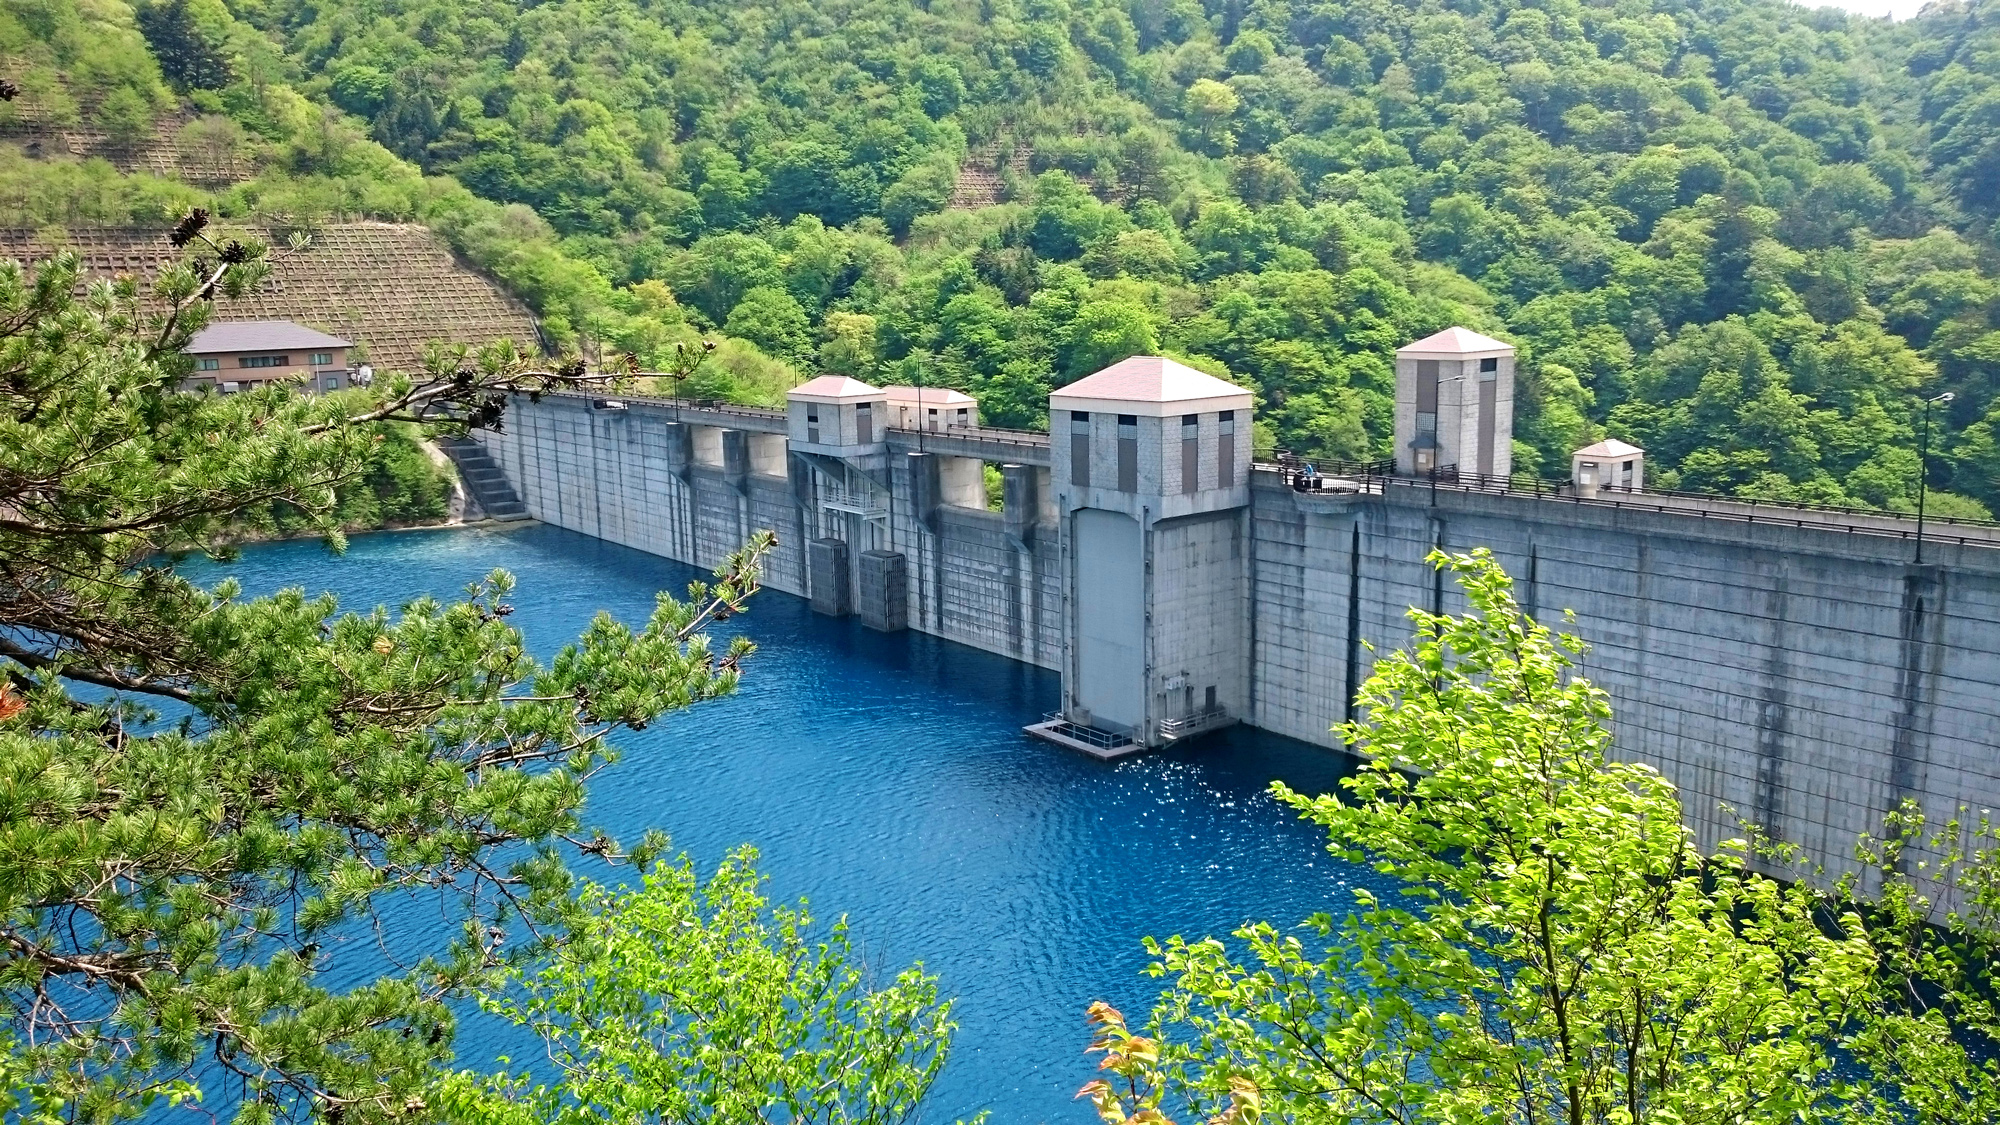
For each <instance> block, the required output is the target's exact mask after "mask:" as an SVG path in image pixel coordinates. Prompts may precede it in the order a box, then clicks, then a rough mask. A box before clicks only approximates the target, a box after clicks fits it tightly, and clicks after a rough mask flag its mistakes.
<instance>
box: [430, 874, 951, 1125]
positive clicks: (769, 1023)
mask: <svg viewBox="0 0 2000 1125" xmlns="http://www.w3.org/2000/svg"><path fill="white" fill-rule="evenodd" d="M756 859H757V855H756V852H755V851H754V850H753V849H750V848H741V849H738V850H737V851H736V852H735V853H734V854H732V855H731V856H730V857H729V859H728V860H726V861H725V862H724V863H723V864H722V866H721V868H720V869H719V870H718V871H717V872H716V873H715V875H714V876H713V877H712V878H710V879H709V880H708V881H707V882H706V883H702V882H700V881H698V880H697V879H696V877H695V874H694V870H693V868H692V866H691V865H690V864H689V863H688V861H687V859H686V858H685V857H683V858H682V859H681V860H680V861H679V862H678V863H676V864H673V865H667V864H661V865H659V866H658V867H656V868H654V869H653V870H652V871H651V872H650V873H648V874H647V875H646V878H645V881H644V884H643V885H642V886H640V887H638V888H634V889H627V890H611V889H607V888H604V887H600V886H596V885H586V886H585V887H584V888H583V889H582V892H581V893H580V894H579V896H578V902H577V907H578V918H577V921H576V922H575V923H574V924H573V925H572V927H571V929H570V931H569V934H568V937H567V940H566V941H565V942H564V943H563V945H562V946H561V947H559V948H557V949H556V950H555V951H554V952H553V953H552V954H551V955H550V956H549V957H548V958H546V959H545V960H544V961H543V962H542V963H541V966H540V967H539V968H538V969H536V970H534V971H532V972H525V971H524V972H520V973H517V974H515V975H513V976H512V977H511V978H510V979H509V980H508V981H507V982H506V984H505V985H503V986H502V987H501V989H500V990H499V991H497V992H496V993H494V994H492V995H490V996H489V998H487V999H485V1000H483V1001H482V1003H483V1004H484V1006H485V1007H486V1008H487V1010H489V1011H492V1012H496V1013H498V1014H500V1015H502V1016H504V1017H506V1018H507V1019H509V1020H511V1021H512V1022H513V1023H514V1024H516V1025H518V1026H521V1027H526V1028H530V1029H532V1030H534V1031H535V1032H537V1033H538V1034H540V1035H541V1037H542V1038H543V1039H544V1040H545V1041H546V1043H547V1048H548V1055H549V1058H550V1059H552V1060H554V1062H555V1063H556V1065H557V1067H558V1068H559V1069H560V1071H561V1073H562V1076H563V1080H562V1082H561V1084H560V1085H558V1086H553V1087H551V1086H533V1085H530V1083H529V1082H528V1080H527V1079H525V1078H514V1077H511V1076H509V1075H505V1074H501V1075H495V1076H491V1077H481V1076H479V1075H477V1074H475V1073H472V1072H462V1073H459V1074H456V1075H453V1076H451V1077H450V1078H449V1079H448V1080H446V1081H445V1082H444V1084H443V1086H442V1089H441V1093H440V1096H439V1098H438V1101H437V1110H438V1111H439V1112H440V1113H442V1114H443V1115H444V1117H445V1118H446V1119H447V1120H450V1121H453V1122H458V1123H461V1125H594V1123H600V1122H605V1123H609V1122H644V1121H718V1122H755V1121H766V1120H773V1119H777V1120H783V1121H788V1122H794V1123H796V1125H894V1123H896V1122H901V1121H905V1120H908V1119H910V1118H911V1117H912V1116H913V1115H914V1114H915V1112H916V1109H917V1104H918V1102H919V1101H920V1100H921V1099H922V1098H923V1095H924V1092H925V1091H926V1090H927V1089H928V1088H929V1087H930V1084H931V1082H932V1080H933V1079H934V1078H936V1076H937V1073H938V1071H939V1069H940V1068H942V1067H943V1065H944V1059H945V1045H946V1043H947V1042H948V1040H949V1038H950V1035H951V1030H952V1027H953V1024H952V1023H951V1018H950V1016H951V1005H950V1003H949V1002H944V1003H940V1002H939V1000H938V997H937V981H936V980H935V978H932V977H928V976H925V975H924V974H923V973H922V972H921V971H920V970H919V969H906V970H904V971H903V972H901V973H899V974H898V975H897V976H896V978H895V979H894V980H893V981H892V982H890V983H889V984H887V985H886V986H883V987H879V988H871V987H869V986H868V985H867V984H866V983H865V978H864V973H863V970H862V968H861V967H860V966H859V965H857V964H855V963H853V961H852V960H851V956H852V954H851V950H850V948H849V946H848V941H847V930H846V925H845V923H843V922H836V923H835V924H834V925H833V927H832V928H831V930H830V931H827V932H826V933H825V934H824V936H817V935H815V934H814V933H813V931H812V930H811V928H810V927H811V923H812V919H811V918H810V916H808V915H807V914H806V913H805V910H804V908H803V906H801V907H800V908H797V909H787V908H779V909H776V910H771V909H769V908H768V905H767V904H766V902H765V900H764V898H763V895H762V894H761V893H760V891H759V888H758V876H757V873H756V870H755V863H756ZM503 1061H505V1060H503Z"/></svg>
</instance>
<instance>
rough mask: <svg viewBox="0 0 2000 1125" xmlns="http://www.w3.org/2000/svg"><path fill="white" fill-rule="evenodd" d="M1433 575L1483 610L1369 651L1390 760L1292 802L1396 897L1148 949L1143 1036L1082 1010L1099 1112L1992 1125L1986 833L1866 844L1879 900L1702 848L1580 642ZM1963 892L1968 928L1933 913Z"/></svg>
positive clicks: (1464, 581) (1624, 1123)
mask: <svg viewBox="0 0 2000 1125" xmlns="http://www.w3.org/2000/svg"><path fill="white" fill-rule="evenodd" d="M1433 561H1434V562H1435V563H1437V564H1438V565H1440V566H1445V567H1448V568H1450V569H1451V570H1452V571H1453V572H1454V573H1455V575H1456V576H1457V578H1458V580H1459V582H1460V585H1461V586H1462V588H1463V590H1464V593H1465V595H1466V598H1467V600H1468V602H1469V606H1470V608H1469V611H1468V612H1467V613H1466V614H1464V615H1462V616H1450V615H1433V614H1429V613H1425V612H1422V611H1415V610H1413V611H1412V613H1411V618H1412V620H1414V621H1415V623H1416V638H1415V641H1414V643H1413V645H1412V646H1411V647H1410V648H1409V649H1408V650H1405V651H1400V652H1397V653H1394V654H1391V655H1390V656H1388V657H1387V658H1385V659H1383V660H1381V661H1379V662H1378V663H1377V665H1376V671H1375V673H1374V675H1373V676H1372V677H1371V679H1370V680H1369V682H1368V684H1367V685H1366V686H1365V687H1364V688H1363V690H1362V692H1361V696H1360V702H1361V704H1362V705H1363V707H1364V708H1365V709H1366V717H1365V719H1364V721H1362V722H1359V723H1356V724H1351V725H1349V726H1347V727H1345V728H1342V733H1343V734H1344V735H1345V736H1346V737H1347V738H1348V739H1349V740H1350V742H1352V743H1353V744H1355V745H1356V746H1358V747H1360V748H1362V749H1365V750H1366V751H1367V752H1368V753H1369V754H1371V755H1372V758H1371V760H1370V761H1369V763H1368V764H1367V765H1366V766H1365V767H1364V768H1363V769H1362V770H1361V771H1360V773H1359V774H1358V775H1356V776H1355V777H1353V778H1351V779H1349V780H1348V781H1347V782H1346V783H1345V784H1346V786H1347V788H1348V789H1349V793H1348V794H1347V795H1346V796H1345V798H1344V799H1343V798H1341V797H1335V796H1331V795H1327V796H1318V797H1312V796H1306V795H1303V794H1299V793H1295V792H1293V791H1291V790H1289V789H1286V788H1285V787H1284V786H1282V785H1278V786H1274V792H1276V794H1277V795H1278V797H1279V798H1280V799H1281V800H1283V801H1285V802H1286V803H1288V804H1290V805H1291V806H1292V807H1293V808H1295V809H1297V810H1299V812H1300V814H1301V815H1302V816H1304V817H1305V818H1307V819H1309V820H1311V821H1313V822H1314V823H1316V824H1318V825H1320V826H1321V827H1323V828H1324V829H1326V831H1327V834H1328V836H1329V838H1330V840H1331V843H1330V846H1329V850H1331V851H1332V852H1333V853H1334V854H1335V855H1338V856H1340V857H1342V858H1343V859H1345V860H1347V861H1349V862H1356V863H1367V864H1369V865H1370V866H1371V867H1373V868H1374V870H1375V871H1377V872H1379V873H1381V874H1382V875H1386V876H1389V877H1391V878H1392V879H1394V880H1395V881H1396V883H1397V884H1398V885H1399V886H1400V890H1401V893H1400V894H1399V895H1397V896H1395V897H1386V896H1384V897H1378V896H1377V895H1376V894H1374V893H1373V892H1370V891H1368V890H1366V889H1361V888H1357V889H1356V890H1355V892H1354V893H1355V899H1356V901H1355V909H1354V910H1353V911H1352V913H1349V914H1346V915H1345V916H1337V915H1332V914H1327V915H1320V916H1317V917H1314V918H1312V919H1309V920H1308V921H1307V922H1306V923H1305V924H1304V925H1303V926H1302V927H1300V928H1299V929H1298V930H1297V931H1292V932H1286V931H1281V930H1279V929H1278V928H1276V927H1274V926H1272V925H1270V924H1268V923H1257V924H1253V925H1249V926H1246V927H1244V928H1243V929H1241V930H1239V931H1237V933H1236V935H1235V936H1236V939H1237V942H1238V944H1236V945H1233V946H1232V945H1230V944H1228V943H1225V942H1223V941H1220V940H1216V939H1206V940H1202V941H1195V942H1189V941H1185V940H1183V939H1181V938H1178V937H1175V938H1172V939H1170V940H1168V941H1166V942H1163V943H1149V946H1148V948H1149V949H1150V950H1151V951H1152V952H1153V953H1154V954H1155V955H1156V956H1157V957H1158V958H1159V961H1158V962H1157V963H1156V964H1155V966H1154V968H1153V972H1154V973H1155V974H1156V975H1161V976H1165V977H1167V978H1169V979H1170V981H1171V985H1170V987H1169V988H1168V990H1167V991H1166V993H1165V994H1164V996H1163V997H1162V998H1161V1001H1160V1004H1159V1006H1158V1007H1157V1008H1156V1009H1155V1011H1154V1013H1153V1017H1152V1021H1151V1027H1150V1029H1149V1032H1148V1034H1146V1035H1140V1034H1137V1033H1135V1032H1134V1031H1133V1030H1131V1029H1130V1028H1129V1027H1128V1025H1127V1023H1126V1021H1125V1018H1124V1017H1123V1016H1122V1015H1121V1014H1120V1013H1118V1012H1116V1011H1115V1010H1112V1009H1110V1008H1109V1007H1107V1006H1104V1005H1101V1004H1100V1005H1097V1006H1094V1007H1093V1008H1092V1010H1091V1016H1092V1020H1093V1022H1094V1023H1095V1024H1096V1025H1097V1027H1098V1029H1099V1036H1098V1040H1097V1042H1096V1045H1095V1049H1096V1050H1098V1051H1100V1052H1102V1053H1103V1054H1104V1056H1105V1058H1104V1061H1103V1067H1104V1069H1105V1071H1106V1072H1108V1073H1107V1074H1106V1076H1105V1077H1104V1078H1101V1079H1098V1080H1096V1081H1093V1082H1092V1083H1090V1084H1089V1085H1087V1086H1085V1087H1084V1089H1083V1091H1082V1094H1081V1095H1080V1096H1084V1097H1087V1098H1089V1099H1090V1100H1091V1101H1092V1103H1093V1104H1094V1106H1095V1107H1096V1108H1097V1110H1098V1112H1099V1114H1100V1116H1101V1117H1102V1118H1103V1120H1105V1121H1107V1122H1116V1121H1127V1120H1129V1121H1135V1122H1137V1121H1152V1122H1156V1123H1159V1122H1165V1121H1167V1120H1168V1117H1169V1115H1180V1114H1182V1113H1183V1111H1185V1115H1186V1116H1188V1117H1192V1118H1198V1119H1199V1118H1206V1119H1208V1120H1211V1121H1215V1122H1228V1123H1238V1122H1248V1121H1256V1120H1263V1121H1283V1122H1300V1123H1307V1122H1311V1123H1322V1122H1323V1123H1327V1125H1332V1123H1335V1122H1339V1123H1343V1125H1347V1123H1364V1122H1395V1123H1398V1125H1417V1123H1431V1122H1435V1123H1446V1122H1454V1123H1455V1122H1474V1121H1477V1122H1487V1123H1494V1122H1510V1123H1514V1125H1540V1123H1548V1125H1558V1123H1561V1125H1580V1123H1583V1122H1589V1123H1592V1125H1613V1123H1617V1125H1639V1123H1641V1122H1658V1123H1662V1125H1666V1123H1673V1125H1697V1123H1715V1125H1724V1123H1728V1125H1751V1123H1756V1122H1769V1123H1771V1125H1778V1123H1780V1122H1797V1121H1828V1122H1831V1121H1841V1120H1855V1121H1867V1120H1873V1121H1885V1122H1886V1121H1893V1120H1901V1119H1903V1118H1902V1115H1903V1114H1904V1113H1906V1112H1907V1111H1909V1110H1912V1109H1914V1110H1916V1111H1917V1112H1918V1115H1919V1119H1920V1120H1922V1121H1926V1122H1931V1121H1935V1122H1961V1121H1963V1122H1971V1121H1975V1120H1990V1119H1991V1117H1990V1114H1991V1112H1992V1110H1993V1108H1994V1106H1995V1104H1996V1096H2000V1068H1996V1066H1995V1064H1994V1063H1993V1061H1992V1060H1991V1059H1987V1058H1985V1057H1984V1056H1983V1055H1982V1053H1981V1052H1980V1051H1979V1050H1978V1049H1977V1047H1976V1039H1977V1036H1978V1035H1980V1034H1991V1033H1992V1032H1993V1031H1994V1030H1995V1029H1996V1027H2000V1025H1996V1023H1995V1021H1994V1008H1993V1005H1992V1002H1991V993H1990V991H1989V989H1988V981H1989V980H1990V974H1991V971H1992V970H1993V969H1994V967H1995V966H1996V965H2000V959H1996V957H1995V952H1996V946H1995V942H1994V936H1995V929H1994V926H1993V917H1994V916H1993V913H1992V912H1993V907H1994V905H1995V896H1994V894H1993V876H1992V866H1991V863H1990V861H1989V859H1988V857H1987V856H1986V855H1982V854H1976V853H1975V854H1974V856H1973V857H1972V859H1971V861H1970V862H1946V863H1945V864H1944V866H1942V867H1940V866H1939V865H1938V862H1937V856H1938V854H1940V852H1942V854H1945V855H1960V854H1962V852H1963V849H1962V848H1961V845H1962V844H1964V843H1965V842H1966V841H1964V840H1961V839H1958V838H1957V837H1956V832H1955V830H1954V831H1953V832H1952V833H1951V834H1950V836H1951V838H1949V839H1938V840H1925V839H1923V838H1922V833H1921V824H1920V822H1918V823H1913V822H1912V820H1911V819H1910V818H1911V816H1912V815H1913V814H1911V813H1908V812H1906V813H1905V814H1903V816H1902V817H1901V818H1899V821H1898V824H1899V825H1900V826H1901V827H1903V828H1908V829H1913V830H1914V831H1913V832H1899V833H1898V834H1896V835H1895V836H1894V837H1893V840H1894V841H1895V842H1894V843H1892V844H1889V845H1881V844H1872V843H1871V844H1866V845H1865V846H1864V858H1865V859H1868V860H1871V861H1872V862H1873V863H1874V864H1875V866H1874V867H1873V869H1872V874H1873V875H1875V876H1876V877H1877V878H1878V879H1881V880H1884V881H1886V886H1880V885H1878V886H1875V887H1872V888H1871V895H1872V896H1874V897H1875V901H1872V902H1864V901H1863V900H1862V899H1861V898H1860V897H1859V893H1858V887H1859V883H1858V881H1854V880H1850V881H1846V882H1843V883H1842V885H1841V888H1840V890H1839V892H1838V893H1835V894H1832V895H1828V894H1825V893H1822V892H1819V891H1816V890H1814V889H1812V888H1811V887H1810V886H1809V885H1808V884H1806V883H1804V882H1792V883H1787V882H1782V881H1779V880H1775V879H1772V878H1768V877H1765V876H1763V875H1760V874H1757V873H1755V872H1753V871H1752V870H1751V866H1752V864H1753V863H1755V862H1757V861H1758V860H1759V859H1760V858H1761V857H1760V854H1759V852H1757V851H1755V850H1753V848H1752V846H1751V845H1750V844H1748V843H1746V842H1744V841H1734V842H1731V843H1728V844H1725V845H1724V846H1723V847H1722V849H1721V850H1720V852H1719V853H1718V854H1716V855H1712V856H1703V855H1702V854H1701V853H1700V852H1699V851H1698V850H1697V849H1696V847H1695V843H1694V840H1693V839H1692V837H1691V834H1690V832H1689V831H1688V829H1687V828H1685V827H1684V826H1683V824H1682V819H1681V815H1680V814H1681V809H1680V804H1679V801H1678V799H1677V798H1676V795H1675V792H1674V789H1673V786H1672V785H1671V784H1670V783H1668V782H1667V781H1665V780H1664V779H1663V778H1661V777H1660V775H1659V774H1658V773H1657V772H1655V771H1654V770H1652V769H1651V768H1649V767H1646V766H1643V765H1636V764H1626V763H1620V762H1615V761H1612V760H1611V759H1610V758H1609V757H1608V756H1607V752H1608V751H1609V749H1610V735H1609V731H1608V729H1607V726H1606V723H1607V720H1608V719H1609V717H1610V711H1609V707H1608V705H1607V702H1606V699H1605V696H1604V694H1603V693H1602V692H1601V691H1600V690H1599V689H1597V688H1596V687H1594V686H1592V685H1591V684H1589V683H1588V682H1587V681H1585V680H1582V679H1579V678H1576V677H1574V676H1573V675H1572V673H1571V669H1572V665H1573V661H1574V659H1575V658H1576V656H1578V655H1579V654H1580V653H1581V652H1582V650H1583V649H1582V644H1581V642H1580V641H1579V640H1578V639H1577V638H1575V637H1573V636H1569V635H1566V634H1564V635H1558V634H1554V633H1551V632H1550V631H1549V630H1547V629H1545V628H1544V627H1542V626H1541V625H1539V624H1537V623H1536V622H1534V621H1533V620H1532V619H1530V618H1527V617H1526V616H1524V615H1523V614H1522V613H1521V612H1520V610H1519V608H1518V607H1517V605H1516V604H1515V602H1514V600H1513V597H1512V594H1511V589H1510V587H1511V583H1510V581H1509V580H1508V578H1507V576H1506V575H1505V574H1504V573H1503V572H1502V571H1501V570H1500V569H1499V567H1498V566H1497V564H1495V563H1494V562H1493V560H1492V558H1491V557H1490V555H1487V554H1485V553H1484V552H1476V553H1474V554H1473V555H1469V556H1452V557H1446V556H1442V555H1436V556H1433ZM1974 835H1975V836H1976V839H1977V840H1978V841H1979V842H1980V843H1982V844H1983V845H1985V846H1987V847H1989V848H1990V846H1991V845H1992V844H1993V842H1994V841H1993V838H1992V836H1991V835H1990V833H1987V832H1986V831H1985V830H1984V827H1983V826H1982V828H1981V830H1980V831H1979V832H1978V833H1976V834H1974ZM1913 843H1914V844H1917V845H1920V846H1918V847H1910V846H1909V845H1911V844H1913ZM1906 871H1907V872H1911V873H1913V874H1902V873H1900V872H1906ZM1941 897H1949V898H1951V899H1954V900H1960V901H1963V902H1964V903H1965V904H1966V906H1965V907H1964V912H1963V913H1958V914H1953V915H1950V916H1945V915H1935V916H1933V915H1932V914H1931V911H1932V910H1934V909H1935V908H1936V906H1935V904H1936V903H1937V902H1939V901H1940V898H1941ZM1929 922H1942V923H1944V925H1943V926H1941V927H1930V926H1928V925H1927V923H1929ZM1843 1056H1845V1059H1846V1066H1845V1068H1844V1069H1843V1066H1842V1061H1843ZM1857 1063H1858V1064H1859V1067H1857V1066H1856V1065H1855V1064H1857ZM1857 1071H1858V1072H1857Z"/></svg>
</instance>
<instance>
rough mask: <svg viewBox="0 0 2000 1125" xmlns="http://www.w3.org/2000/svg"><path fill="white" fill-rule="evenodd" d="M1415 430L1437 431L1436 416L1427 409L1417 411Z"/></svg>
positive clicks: (1429, 432) (1423, 432)
mask: <svg viewBox="0 0 2000 1125" xmlns="http://www.w3.org/2000/svg"><path fill="white" fill-rule="evenodd" d="M1417 432H1418V433H1420V434H1434V433H1437V432H1438V416H1437V415H1436V414H1433V413H1430V412H1428V411H1423V410H1419V411H1417Z"/></svg>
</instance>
